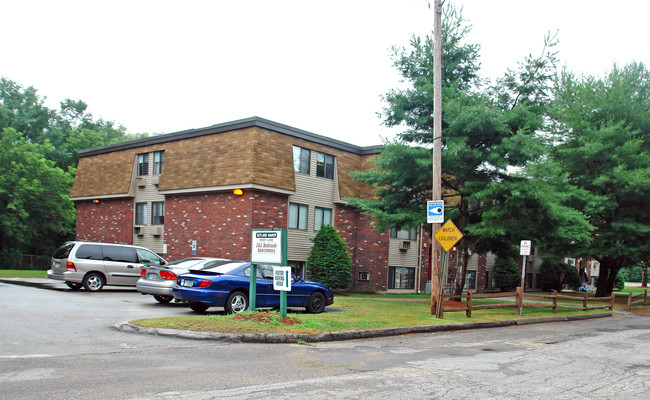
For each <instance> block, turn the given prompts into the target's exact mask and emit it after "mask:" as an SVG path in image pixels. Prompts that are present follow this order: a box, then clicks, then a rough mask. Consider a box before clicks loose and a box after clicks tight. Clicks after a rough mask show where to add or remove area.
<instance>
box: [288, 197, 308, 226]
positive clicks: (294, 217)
mask: <svg viewBox="0 0 650 400" xmlns="http://www.w3.org/2000/svg"><path fill="white" fill-rule="evenodd" d="M308 210H309V207H307V206H306V205H305V204H297V203H290V204H289V228H293V229H307V211H308Z"/></svg>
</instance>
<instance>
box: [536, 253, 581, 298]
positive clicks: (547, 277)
mask: <svg viewBox="0 0 650 400" xmlns="http://www.w3.org/2000/svg"><path fill="white" fill-rule="evenodd" d="M540 275H541V280H542V281H541V286H542V290H546V291H551V290H557V291H560V290H562V289H564V288H567V289H570V290H577V289H578V287H579V286H580V274H579V273H578V269H577V268H576V267H574V266H573V265H571V264H567V263H563V262H558V261H552V260H544V262H543V263H542V265H541V267H540Z"/></svg>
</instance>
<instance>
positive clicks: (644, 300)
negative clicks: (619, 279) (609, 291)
mask: <svg viewBox="0 0 650 400" xmlns="http://www.w3.org/2000/svg"><path fill="white" fill-rule="evenodd" d="M640 297H643V298H642V299H641V300H634V301H633V299H636V298H640ZM638 304H643V305H644V306H647V305H648V289H646V290H644V291H643V293H637V294H632V293H628V295H627V307H626V308H625V310H626V311H630V310H631V309H632V306H635V305H638Z"/></svg>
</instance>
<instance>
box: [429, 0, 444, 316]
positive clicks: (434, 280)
mask: <svg viewBox="0 0 650 400" xmlns="http://www.w3.org/2000/svg"><path fill="white" fill-rule="evenodd" d="M442 3H443V1H440V0H434V6H433V182H432V190H431V194H432V196H431V197H432V199H433V200H442V175H441V174H442V172H441V165H442V162H441V158H442V157H441V152H442V93H441V92H442V28H441V26H440V24H441V21H442ZM439 229H440V224H432V225H431V253H432V254H431V315H435V316H436V317H437V318H440V317H441V316H442V309H443V303H444V297H443V294H444V290H443V282H442V279H441V275H442V265H441V262H442V248H441V247H440V243H438V241H437V240H435V239H434V237H433V235H435V234H436V232H438V230H439Z"/></svg>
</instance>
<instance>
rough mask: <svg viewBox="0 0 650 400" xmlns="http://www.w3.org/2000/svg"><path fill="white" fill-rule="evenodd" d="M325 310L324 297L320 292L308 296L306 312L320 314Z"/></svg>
mask: <svg viewBox="0 0 650 400" xmlns="http://www.w3.org/2000/svg"><path fill="white" fill-rule="evenodd" d="M324 309H325V296H324V295H323V294H322V293H321V292H314V293H312V294H311V296H309V303H307V312H310V313H312V314H318V313H322V312H323V310H324Z"/></svg>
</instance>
